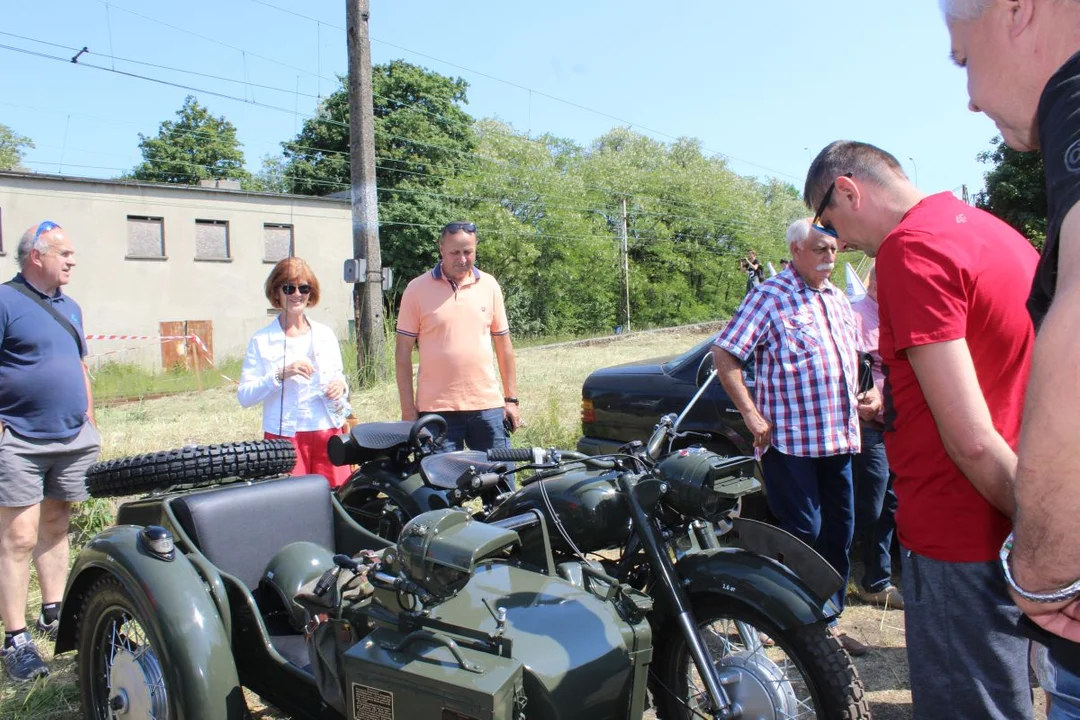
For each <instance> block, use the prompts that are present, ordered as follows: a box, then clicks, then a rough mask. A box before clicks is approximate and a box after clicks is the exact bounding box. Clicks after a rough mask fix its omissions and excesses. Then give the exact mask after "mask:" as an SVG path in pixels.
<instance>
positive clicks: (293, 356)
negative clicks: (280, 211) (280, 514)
mask: <svg viewBox="0 0 1080 720" xmlns="http://www.w3.org/2000/svg"><path fill="white" fill-rule="evenodd" d="M264 289H265V292H266V299H267V300H269V301H270V304H271V305H273V306H274V307H275V308H278V309H279V310H281V313H280V314H279V315H278V316H277V317H276V318H274V320H273V321H271V323H270V324H269V325H267V326H266V327H264V328H263V329H262V330H259V331H258V332H257V333H255V335H254V336H253V337H252V338H251V341H250V342H249V343H248V347H247V353H245V355H244V367H243V370H242V372H241V375H240V387H239V389H238V390H237V393H236V395H237V398H238V399H239V400H240V404H241V405H242V406H243V407H251V406H252V405H254V404H256V403H260V402H261V403H262V404H263V433H264V436H265V437H266V438H267V439H273V438H287V439H289V440H291V441H292V444H293V446H294V447H295V448H296V467H295V468H293V475H308V474H316V475H322V476H323V477H325V478H326V479H327V481H329V483H330V486H331V487H335V488H336V487H338V486H340V485H341V484H343V483H344V482H345V480H346V479H347V478H348V476H349V469H348V468H347V467H336V466H334V465H332V464H331V463H330V459H329V458H328V457H327V454H326V441H327V440H329V439H330V438H331V437H332V436H333V435H336V434H338V433H340V432H342V426H343V425H344V424H345V417H346V416H347V415H348V414H349V412H350V408H349V403H348V399H347V398H348V395H349V388H348V385H347V384H346V382H345V373H344V371H343V368H342V364H341V348H340V347H339V345H338V341H337V338H336V337H334V331H333V330H331V329H330V328H329V327H327V326H326V325H323V324H322V323H319V322H315V321H313V320H310V319H309V318H308V317H307V315H306V314H305V312H304V311H305V310H306V309H308V308H312V307H315V306H316V305H317V304H318V302H319V281H318V279H317V278H316V277H315V273H313V272H312V271H311V268H310V267H309V266H308V264H307V263H306V262H304V261H303V260H301V259H300V258H296V257H292V258H286V259H285V260H282V261H281V262H279V263H278V264H277V265H275V266H274V269H273V270H271V271H270V276H269V277H268V278H266V285H265V288H264Z"/></svg>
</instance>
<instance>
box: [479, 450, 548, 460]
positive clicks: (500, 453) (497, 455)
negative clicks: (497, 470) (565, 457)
mask: <svg viewBox="0 0 1080 720" xmlns="http://www.w3.org/2000/svg"><path fill="white" fill-rule="evenodd" d="M537 451H539V452H537ZM536 455H541V456H544V455H547V451H545V450H542V449H541V448H492V449H491V450H488V451H487V458H488V460H491V461H492V462H543V459H540V460H536V459H535V457H536Z"/></svg>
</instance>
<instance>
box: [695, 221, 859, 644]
mask: <svg viewBox="0 0 1080 720" xmlns="http://www.w3.org/2000/svg"><path fill="white" fill-rule="evenodd" d="M787 241H788V246H789V247H790V249H791V265H790V266H789V268H788V269H787V270H785V271H783V272H781V273H779V274H778V275H776V276H775V277H772V278H769V279H768V280H767V281H765V282H764V283H762V284H761V285H759V286H757V287H756V288H754V290H753V292H751V293H750V294H749V295H748V296H747V297H746V299H745V300H744V301H743V303H742V305H741V306H740V307H739V309H738V310H737V311H736V312H735V316H734V317H733V318H732V319H731V322H729V323H728V324H727V325H726V326H725V328H724V329H723V330H722V331H721V332H720V334H719V335H718V336H717V338H716V340H715V342H714V344H713V349H712V352H713V357H714V358H715V359H716V369H717V376H718V377H719V378H720V382H721V383H723V385H724V389H725V390H727V393H728V395H729V396H730V397H731V399H732V401H733V402H734V403H735V406H736V407H737V408H738V409H739V412H740V413H742V416H743V419H744V420H745V421H746V426H747V428H749V429H750V431H751V432H752V433H753V434H754V447H755V449H756V451H757V452H758V453H759V455H760V457H761V466H762V470H763V471H764V475H765V486H766V490H767V495H768V503H769V509H770V510H771V511H772V513H773V514H774V515H775V516H776V517H777V519H778V520H779V521H780V527H781V528H783V529H784V530H787V531H788V532H790V533H792V534H793V535H795V536H796V537H798V538H800V539H801V540H803V541H804V542H806V543H807V544H808V545H810V546H811V547H813V548H814V549H815V550H817V551H818V552H819V553H820V554H821V555H822V557H824V558H825V559H826V560H828V561H829V563H831V564H832V566H833V567H834V568H836V571H837V572H838V573H840V575H841V576H843V578H844V586H843V587H842V588H841V589H840V590H839V591H837V593H836V595H835V596H834V597H833V600H834V601H835V602H836V604H837V606H838V607H840V608H841V609H843V607H844V593H845V591H846V588H847V578H848V571H849V565H850V563H849V561H848V550H849V549H850V547H851V538H852V533H853V531H854V525H855V509H854V499H853V491H852V479H851V463H852V456H853V455H855V454H856V453H858V452H859V413H860V411H861V410H862V411H864V412H866V413H868V414H869V416H870V417H873V414H876V412H877V409H878V408H879V407H880V399H877V398H879V396H878V395H877V393H876V392H872V393H871V394H869V395H868V396H866V397H865V398H862V399H861V400H860V399H859V398H857V397H856V389H857V387H858V372H857V367H856V360H857V347H858V344H857V340H856V329H855V316H854V314H853V313H852V310H851V305H849V304H848V301H847V298H846V297H845V296H844V293H843V292H842V291H841V290H839V289H838V288H837V287H836V286H835V285H833V284H832V283H831V282H829V275H830V273H832V270H833V267H834V266H835V264H836V253H837V244H836V238H834V237H831V236H829V235H828V234H825V233H822V232H819V231H817V230H814V229H813V228H812V227H811V223H810V220H809V219H803V220H797V221H795V222H794V223H792V224H791V226H790V227H788V230H787ZM750 358H754V363H755V370H756V378H757V380H756V382H755V384H754V396H753V397H751V395H750V391H749V389H748V388H747V387H746V384H745V382H744V381H743V377H742V373H741V369H742V366H743V365H744V363H745V362H747V361H748V360H749V359H750ZM863 405H865V408H863V407H862V406H863ZM833 632H834V634H836V636H837V637H838V638H839V640H840V643H841V644H842V645H843V646H844V649H846V650H847V651H848V652H849V653H850V654H852V655H861V654H863V653H865V652H866V650H867V648H866V646H865V645H863V644H862V643H860V642H858V641H857V640H855V638H852V637H850V636H848V635H845V634H842V633H839V632H837V631H836V629H835V626H834V628H833Z"/></svg>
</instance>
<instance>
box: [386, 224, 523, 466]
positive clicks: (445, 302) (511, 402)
mask: <svg viewBox="0 0 1080 720" xmlns="http://www.w3.org/2000/svg"><path fill="white" fill-rule="evenodd" d="M439 256H440V258H441V259H440V262H439V264H438V265H436V266H435V267H434V268H432V269H431V270H430V271H429V272H426V273H424V274H423V275H420V276H419V277H415V278H413V279H412V281H411V282H409V285H408V287H406V288H405V293H404V294H403V295H402V296H401V309H400V311H399V313H398V323H397V344H396V346H395V372H396V378H397V386H398V397H399V400H400V402H401V419H402V420H416V419H417V418H418V417H419V416H420V415H425V414H427V413H438V414H439V415H441V416H442V417H443V418H444V419H445V420H446V423H447V426H448V431H447V436H446V440H445V441H444V443H443V448H444V449H445V450H448V451H449V450H463V449H464V447H465V446H468V448H469V449H470V450H490V449H492V448H503V447H510V439H509V438H508V437H507V429H509V430H510V431H511V432H512V431H514V430H515V429H517V428H518V427H519V426H520V425H521V410H520V409H519V407H518V398H517V370H516V364H515V361H514V346H513V344H512V343H511V341H510V325H509V323H508V322H507V320H506V310H505V308H504V305H503V294H502V288H500V287H499V283H498V281H496V280H495V278H493V277H492V276H491V275H488V274H487V273H486V272H482V271H481V270H480V269H479V268H477V267H475V265H474V263H475V262H476V225H475V224H473V223H471V222H452V223H449V224H447V225H446V226H445V227H443V229H442V232H441V233H440V234H439ZM414 345H419V346H420V369H419V372H418V373H417V378H416V391H415V393H414V392H413V366H412V350H413V346H414ZM493 345H494V355H495V359H497V360H498V363H499V374H500V375H501V376H502V392H500V391H499V382H498V380H497V379H496V378H495V369H494V364H493V362H492V360H493V358H492V346H493Z"/></svg>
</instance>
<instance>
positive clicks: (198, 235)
mask: <svg viewBox="0 0 1080 720" xmlns="http://www.w3.org/2000/svg"><path fill="white" fill-rule="evenodd" d="M229 258H230V255H229V223H228V222H227V221H225V220H196V221H195V259H196V260H228V259H229Z"/></svg>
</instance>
